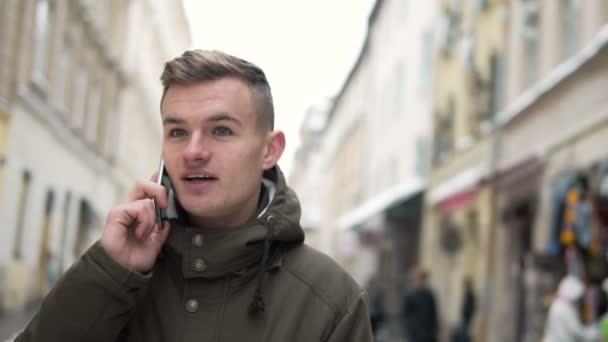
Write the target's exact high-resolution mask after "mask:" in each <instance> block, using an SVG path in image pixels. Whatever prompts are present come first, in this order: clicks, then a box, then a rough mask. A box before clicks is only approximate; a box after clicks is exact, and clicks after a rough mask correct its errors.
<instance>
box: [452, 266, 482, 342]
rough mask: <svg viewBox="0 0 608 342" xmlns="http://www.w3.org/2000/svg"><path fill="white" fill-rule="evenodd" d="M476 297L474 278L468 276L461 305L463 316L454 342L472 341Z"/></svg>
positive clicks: (453, 336) (454, 334) (453, 339)
mask: <svg viewBox="0 0 608 342" xmlns="http://www.w3.org/2000/svg"><path fill="white" fill-rule="evenodd" d="M475 309H476V299H475V289H474V288H473V279H472V278H471V277H466V278H465V279H464V282H463V297H462V306H461V318H460V322H459V324H458V326H457V327H456V329H455V331H454V332H453V335H452V341H453V342H470V341H471V322H472V321H473V316H474V315H475Z"/></svg>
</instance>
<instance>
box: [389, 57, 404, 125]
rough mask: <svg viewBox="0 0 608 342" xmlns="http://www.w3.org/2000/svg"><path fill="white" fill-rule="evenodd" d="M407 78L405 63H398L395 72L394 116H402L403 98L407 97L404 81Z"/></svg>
mask: <svg viewBox="0 0 608 342" xmlns="http://www.w3.org/2000/svg"><path fill="white" fill-rule="evenodd" d="M404 78H405V73H404V67H403V63H397V64H396V65H395V67H394V71H393V91H392V94H393V99H392V100H393V108H392V112H393V115H394V116H397V117H398V116H400V115H401V114H402V113H401V112H402V110H403V98H404V97H405V92H404V85H403V83H404V82H403V81H404Z"/></svg>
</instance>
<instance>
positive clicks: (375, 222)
mask: <svg viewBox="0 0 608 342" xmlns="http://www.w3.org/2000/svg"><path fill="white" fill-rule="evenodd" d="M424 188H425V184H424V182H423V181H422V180H419V179H416V180H413V181H411V182H405V183H402V184H399V185H397V186H395V187H393V188H391V189H389V190H387V191H386V192H383V193H380V194H379V195H377V196H375V197H373V198H371V199H370V200H369V201H367V202H365V203H363V204H362V205H361V206H360V207H357V208H354V209H353V210H352V211H350V212H349V213H348V214H347V215H345V216H344V217H342V218H341V219H340V220H339V221H338V228H339V229H341V230H342V231H343V236H344V237H345V240H346V241H347V243H343V244H342V245H343V246H345V245H347V246H350V247H348V248H347V249H348V251H345V254H349V255H350V258H349V259H350V265H351V268H350V269H349V271H351V273H352V274H353V276H354V277H355V279H356V280H357V281H358V282H359V283H361V284H362V285H363V286H369V285H370V284H371V283H374V285H375V286H379V287H380V288H381V291H382V292H383V299H384V300H383V302H384V310H385V313H386V315H387V317H388V320H389V321H390V322H391V323H390V325H391V326H392V327H397V326H398V324H399V314H400V310H401V306H400V303H401V296H402V294H403V292H404V290H405V288H406V287H407V286H408V284H407V283H406V280H407V278H408V275H409V274H410V273H411V271H412V270H413V269H414V268H415V267H416V266H417V265H418V261H419V260H418V254H419V248H420V247H419V246H420V235H421V225H422V224H421V223H422V207H423V203H424ZM395 329H396V328H395Z"/></svg>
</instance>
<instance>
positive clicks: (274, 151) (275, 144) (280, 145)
mask: <svg viewBox="0 0 608 342" xmlns="http://www.w3.org/2000/svg"><path fill="white" fill-rule="evenodd" d="M284 150H285V134H284V133H283V132H282V131H273V132H270V133H269V134H268V136H267V138H266V148H265V153H264V162H263V166H264V170H268V169H270V168H272V167H273V166H275V165H276V164H277V162H278V161H279V159H281V155H283V151H284Z"/></svg>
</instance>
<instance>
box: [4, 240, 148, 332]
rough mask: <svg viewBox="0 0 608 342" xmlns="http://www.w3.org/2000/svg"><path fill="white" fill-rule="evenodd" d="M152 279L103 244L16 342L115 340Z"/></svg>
mask: <svg viewBox="0 0 608 342" xmlns="http://www.w3.org/2000/svg"><path fill="white" fill-rule="evenodd" d="M149 279H150V275H142V274H140V273H137V272H133V271H130V270H128V269H126V268H124V267H122V266H120V265H119V264H117V263H116V262H115V261H114V260H112V259H111V257H110V256H109V255H108V254H107V253H106V251H105V250H104V249H103V247H101V245H100V243H99V242H97V243H95V244H94V245H93V246H92V247H91V248H90V249H89V250H88V251H87V252H86V253H85V254H84V255H83V256H82V257H81V258H80V260H79V261H78V262H77V263H76V264H74V265H73V266H72V267H71V268H70V269H69V270H68V271H67V272H66V273H65V274H64V275H63V276H62V277H61V279H60V280H59V281H58V282H57V284H56V286H55V287H54V288H53V290H51V292H49V294H48V295H47V296H46V298H45V299H44V301H43V302H42V305H41V307H40V311H38V313H37V314H36V315H35V316H34V318H33V319H32V320H31V322H30V323H29V324H28V325H27V327H26V328H25V330H24V331H23V332H22V333H21V334H20V335H19V336H18V337H17V338H16V339H15V341H16V342H38V341H115V340H116V337H117V336H118V334H119V333H120V331H121V330H122V329H123V328H124V327H125V325H126V324H127V322H128V321H129V319H130V317H131V313H132V312H133V311H134V308H135V300H136V296H137V294H138V293H139V292H140V291H141V290H142V289H143V288H144V286H145V285H146V284H147V283H148V281H149Z"/></svg>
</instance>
